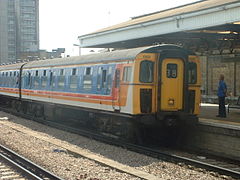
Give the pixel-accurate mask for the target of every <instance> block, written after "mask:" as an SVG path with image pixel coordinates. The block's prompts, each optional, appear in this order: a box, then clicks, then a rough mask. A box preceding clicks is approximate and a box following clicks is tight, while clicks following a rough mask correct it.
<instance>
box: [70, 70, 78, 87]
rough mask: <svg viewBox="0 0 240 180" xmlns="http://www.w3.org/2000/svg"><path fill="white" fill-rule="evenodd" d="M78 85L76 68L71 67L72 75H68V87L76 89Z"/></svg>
mask: <svg viewBox="0 0 240 180" xmlns="http://www.w3.org/2000/svg"><path fill="white" fill-rule="evenodd" d="M77 85H78V76H77V69H76V68H73V69H72V75H71V76H70V89H72V90H76V89H77Z"/></svg>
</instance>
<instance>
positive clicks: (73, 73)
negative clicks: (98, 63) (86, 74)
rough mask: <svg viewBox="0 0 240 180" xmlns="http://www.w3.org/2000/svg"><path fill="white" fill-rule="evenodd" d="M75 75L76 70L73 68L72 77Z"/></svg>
mask: <svg viewBox="0 0 240 180" xmlns="http://www.w3.org/2000/svg"><path fill="white" fill-rule="evenodd" d="M76 75H77V69H76V68H73V69H72V76H76Z"/></svg>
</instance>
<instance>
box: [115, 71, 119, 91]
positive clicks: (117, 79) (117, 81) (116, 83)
mask: <svg viewBox="0 0 240 180" xmlns="http://www.w3.org/2000/svg"><path fill="white" fill-rule="evenodd" d="M114 82H115V85H114V87H115V88H119V86H120V70H119V69H116V72H115V81H114Z"/></svg>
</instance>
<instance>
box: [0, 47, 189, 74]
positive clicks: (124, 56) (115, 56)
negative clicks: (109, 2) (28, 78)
mask: <svg viewBox="0 0 240 180" xmlns="http://www.w3.org/2000/svg"><path fill="white" fill-rule="evenodd" d="M166 49H182V48H181V47H179V46H177V45H158V46H148V47H140V48H134V49H124V50H118V51H112V52H105V53H96V54H90V55H83V56H76V57H68V58H56V59H46V60H38V61H30V62H27V63H25V65H24V68H39V67H55V66H67V65H76V64H91V63H108V62H112V61H124V60H134V59H135V58H136V56H137V55H138V54H139V53H142V52H160V51H162V50H166ZM183 51H184V52H187V50H183ZM23 64H24V63H19V64H13V65H4V66H0V70H3V69H4V70H10V69H14V68H20V67H21V66H22V65H23Z"/></svg>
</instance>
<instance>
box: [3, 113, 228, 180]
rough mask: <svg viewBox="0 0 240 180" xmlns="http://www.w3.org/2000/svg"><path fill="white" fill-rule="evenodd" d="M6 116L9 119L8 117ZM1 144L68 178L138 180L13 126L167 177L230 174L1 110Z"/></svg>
mask: <svg viewBox="0 0 240 180" xmlns="http://www.w3.org/2000/svg"><path fill="white" fill-rule="evenodd" d="M5 117H6V118H5ZM0 121H8V122H9V123H10V125H11V126H6V125H4V124H2V123H0V134H1V135H0V144H3V145H5V146H7V147H8V148H10V149H12V150H14V151H16V152H17V153H19V154H20V155H22V156H24V157H26V158H28V159H30V160H31V161H33V162H35V163H36V164H39V165H40V166H42V167H44V168H45V169H47V170H49V171H51V172H53V173H54V174H56V175H58V176H59V177H61V178H63V179H66V180H80V179H86V180H105V179H106V180H109V179H112V180H115V179H116V180H118V179H119V180H120V179H121V180H125V179H126V180H135V179H139V178H137V177H134V176H132V175H129V174H126V173H123V172H119V171H117V170H115V169H113V168H111V167H107V166H105V165H102V164H99V163H97V162H95V161H93V160H89V159H86V158H84V157H80V156H74V155H72V154H69V153H68V151H67V150H66V149H64V148H63V147H58V146H56V145H54V144H51V143H49V141H48V142H47V141H44V140H41V139H38V138H36V137H33V136H31V135H29V134H25V133H23V132H21V131H18V130H16V128H14V127H19V128H22V129H28V130H31V131H33V132H35V133H36V132H37V133H38V134H41V135H42V136H44V137H46V138H48V139H50V140H51V139H58V140H61V141H63V142H64V143H68V146H69V147H71V146H73V147H77V148H79V149H80V150H82V151H86V152H91V153H93V154H97V155H99V156H101V157H105V158H108V159H112V160H114V161H117V162H119V163H122V164H124V165H127V166H130V167H133V168H136V169H138V170H141V171H145V172H147V173H150V174H153V175H155V176H157V177H159V179H166V180H185V179H187V180H196V179H198V180H226V179H229V180H230V179H232V178H231V177H228V176H223V175H218V174H215V173H214V172H208V171H205V170H203V169H196V168H194V167H191V166H187V165H184V164H182V163H179V164H174V163H170V162H164V161H161V160H159V159H155V158H151V157H148V156H145V155H141V154H139V153H135V152H132V151H128V150H126V149H123V148H120V147H115V146H112V145H108V144H104V143H101V142H98V141H95V140H92V139H89V138H86V137H82V136H80V135H76V134H73V133H69V132H65V131H62V130H59V129H55V128H52V127H49V126H46V125H43V124H39V123H37V122H34V121H30V120H26V119H23V118H20V117H16V116H14V115H11V114H8V113H5V112H2V111H0Z"/></svg>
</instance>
